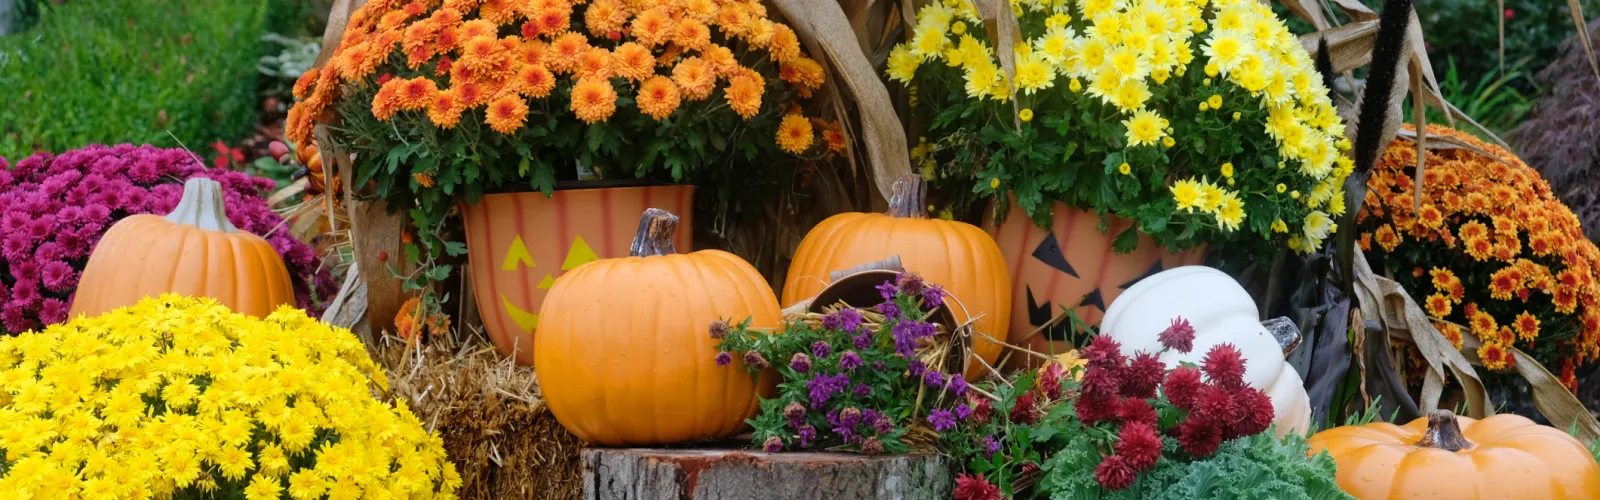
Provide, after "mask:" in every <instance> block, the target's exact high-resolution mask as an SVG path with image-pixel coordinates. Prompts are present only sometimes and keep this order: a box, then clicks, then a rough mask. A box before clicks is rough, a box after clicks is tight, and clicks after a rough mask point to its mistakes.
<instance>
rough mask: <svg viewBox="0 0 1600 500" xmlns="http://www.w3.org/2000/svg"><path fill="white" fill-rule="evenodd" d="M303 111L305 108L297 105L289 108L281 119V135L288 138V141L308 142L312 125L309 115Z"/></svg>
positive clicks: (296, 142)
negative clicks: (282, 127) (287, 112)
mask: <svg viewBox="0 0 1600 500" xmlns="http://www.w3.org/2000/svg"><path fill="white" fill-rule="evenodd" d="M303 111H305V110H304V109H303V108H301V107H299V106H295V107H292V108H289V115H288V116H287V117H285V118H284V120H283V125H284V133H283V135H284V137H286V138H288V139H289V142H292V143H295V144H309V143H310V141H311V129H312V127H313V125H312V122H311V119H310V118H311V117H310V115H308V114H306V113H303Z"/></svg>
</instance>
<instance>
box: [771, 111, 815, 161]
mask: <svg viewBox="0 0 1600 500" xmlns="http://www.w3.org/2000/svg"><path fill="white" fill-rule="evenodd" d="M815 139H816V135H815V132H813V131H812V130H811V120H808V119H806V117H805V116H802V115H800V114H799V113H789V114H787V115H784V117H783V122H782V123H779V124H778V148H780V149H783V150H784V151H788V152H790V153H792V154H797V155H798V154H802V153H805V152H806V150H807V149H811V143H812V141H814V140H815Z"/></svg>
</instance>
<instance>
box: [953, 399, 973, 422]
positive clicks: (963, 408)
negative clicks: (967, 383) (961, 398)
mask: <svg viewBox="0 0 1600 500" xmlns="http://www.w3.org/2000/svg"><path fill="white" fill-rule="evenodd" d="M970 416H972V407H971V406H967V404H966V403H962V404H959V405H956V418H959V419H961V420H966V419H967V417H970Z"/></svg>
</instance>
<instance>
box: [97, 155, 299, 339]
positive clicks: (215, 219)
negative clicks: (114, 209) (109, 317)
mask: <svg viewBox="0 0 1600 500" xmlns="http://www.w3.org/2000/svg"><path fill="white" fill-rule="evenodd" d="M169 292H170V293H178V294H183V295H190V296H199V297H212V298H215V299H217V300H218V301H219V302H221V303H222V305H225V306H228V308H229V309H232V310H233V311H234V312H238V313H242V314H248V315H251V316H258V317H259V316H266V315H267V314H269V313H271V312H272V311H273V310H274V309H277V308H278V307H279V306H282V305H286V304H293V303H294V287H293V286H292V285H291V284H290V282H289V270H288V269H287V268H285V267H284V264H283V258H282V257H281V256H279V255H278V252H277V251H276V250H273V249H272V244H270V243H267V240H264V239H261V237H260V236H256V235H254V234H250V233H247V232H243V231H240V230H239V229H238V228H236V227H234V226H233V224H232V223H230V222H228V214H227V212H226V211H225V207H224V206H223V197H222V185H221V184H218V183H217V181H214V180H211V179H206V178H200V177H197V178H193V179H189V181H188V182H185V183H184V184H183V199H182V200H180V201H179V202H178V206H177V207H174V208H173V209H172V213H170V214H167V215H166V217H162V216H159V215H151V214H141V215H132V216H128V217H126V218H123V219H122V220H120V221H117V223H116V224H115V225H113V226H111V229H109V230H107V231H106V234H105V236H102V237H101V238H100V243H99V244H98V245H96V246H95V249H94V253H93V254H91V255H90V256H89V263H88V265H86V266H85V267H84V269H83V278H82V279H80V280H79V282H78V292H77V295H76V296H74V298H73V300H72V313H71V314H72V315H73V316H77V315H80V314H83V315H88V316H95V315H99V314H102V313H106V312H110V311H111V310H113V309H117V308H120V307H125V306H131V305H133V304H134V303H137V302H139V300H141V299H143V298H145V297H152V296H157V295H160V294H163V293H169Z"/></svg>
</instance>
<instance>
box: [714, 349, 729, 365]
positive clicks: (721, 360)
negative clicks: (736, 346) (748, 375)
mask: <svg viewBox="0 0 1600 500" xmlns="http://www.w3.org/2000/svg"><path fill="white" fill-rule="evenodd" d="M729 363H733V356H731V355H729V354H728V353H727V352H719V353H717V366H728V364H729Z"/></svg>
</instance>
